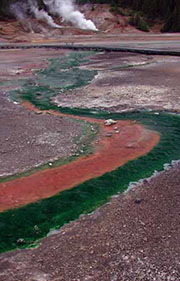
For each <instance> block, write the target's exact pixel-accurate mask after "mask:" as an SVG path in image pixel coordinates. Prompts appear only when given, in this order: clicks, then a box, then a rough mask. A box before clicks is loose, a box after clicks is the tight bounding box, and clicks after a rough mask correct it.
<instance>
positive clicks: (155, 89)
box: [54, 53, 180, 112]
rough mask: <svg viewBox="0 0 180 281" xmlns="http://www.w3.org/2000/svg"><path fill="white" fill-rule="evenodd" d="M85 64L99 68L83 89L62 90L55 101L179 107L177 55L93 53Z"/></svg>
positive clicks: (103, 106) (124, 107) (62, 103)
mask: <svg viewBox="0 0 180 281" xmlns="http://www.w3.org/2000/svg"><path fill="white" fill-rule="evenodd" d="M84 67H88V68H89V69H97V70H99V72H98V75H97V76H96V78H95V79H94V80H93V81H92V82H91V83H90V84H89V85H88V86H86V87H84V88H82V89H77V90H74V91H73V92H70V93H65V94H62V93H61V94H60V95H59V96H57V97H56V98H55V99H54V101H55V103H56V104H58V105H59V106H62V107H66V106H68V105H70V106H71V107H80V108H99V109H105V110H113V111H116V112H121V111H123V110H132V109H135V110H136V109H142V108H145V109H148V110H149V109H154V110H168V111H175V112H176V111H178V112H179V110H180V96H179V91H180V80H179V75H180V60H179V58H178V57H159V56H154V57H152V56H149V57H148V56H144V55H136V54H128V53H126V54H123V53H110V54H101V55H97V56H95V57H94V58H93V59H92V61H91V62H90V63H89V64H87V65H86V66H84Z"/></svg>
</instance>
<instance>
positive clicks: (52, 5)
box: [43, 0, 97, 31]
mask: <svg viewBox="0 0 180 281" xmlns="http://www.w3.org/2000/svg"><path fill="white" fill-rule="evenodd" d="M43 2H44V4H45V5H46V6H47V7H48V8H49V10H50V12H51V13H53V14H55V15H58V16H60V17H62V18H63V20H64V21H67V22H71V23H72V24H73V25H75V26H77V27H79V28H81V29H88V30H94V31H97V28H96V26H95V25H94V23H93V22H92V21H91V20H86V19H85V17H84V15H83V14H82V13H81V12H79V11H78V10H75V6H74V2H73V0H43Z"/></svg>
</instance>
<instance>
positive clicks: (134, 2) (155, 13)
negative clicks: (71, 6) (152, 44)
mask: <svg viewBox="0 0 180 281" xmlns="http://www.w3.org/2000/svg"><path fill="white" fill-rule="evenodd" d="M77 2H78V4H84V3H94V4H96V3H100V4H103V3H104V4H105V3H106V4H111V5H114V6H117V7H121V8H130V9H132V10H134V11H137V12H141V13H143V14H144V15H145V16H146V17H148V18H149V19H160V20H164V22H165V24H164V26H163V28H162V31H163V32H180V0H77Z"/></svg>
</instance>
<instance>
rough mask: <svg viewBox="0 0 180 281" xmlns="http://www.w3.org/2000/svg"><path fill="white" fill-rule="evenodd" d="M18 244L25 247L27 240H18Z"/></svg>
mask: <svg viewBox="0 0 180 281" xmlns="http://www.w3.org/2000/svg"><path fill="white" fill-rule="evenodd" d="M16 243H17V244H18V245H23V244H25V240H24V239H23V238H19V239H17V241H16Z"/></svg>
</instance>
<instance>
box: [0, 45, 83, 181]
mask: <svg viewBox="0 0 180 281" xmlns="http://www.w3.org/2000/svg"><path fill="white" fill-rule="evenodd" d="M65 53H66V51H45V50H41V51H40V50H39V51H34V50H31V51H30V52H29V51H23V52H22V51H20V50H19V51H15V52H12V51H1V52H0V58H1V65H0V82H1V83H2V84H1V89H0V119H1V122H0V132H1V138H0V159H1V161H0V176H7V175H12V174H17V173H19V172H23V171H26V170H28V169H30V168H33V167H36V166H39V165H42V164H44V163H47V162H49V161H54V160H57V159H59V158H60V159H62V158H67V157H69V156H71V155H73V154H75V153H76V152H77V150H78V145H77V142H78V139H80V137H82V129H83V126H84V125H83V122H76V121H75V120H71V118H66V117H63V118H62V117H57V116H53V115H49V114H47V113H46V114H37V113H35V112H31V111H27V110H26V109H25V108H24V107H23V106H22V105H21V104H18V103H17V102H14V103H13V102H12V101H11V99H10V92H11V91H12V90H15V89H17V88H18V87H19V83H17V81H19V80H22V81H23V79H25V78H27V76H28V77H29V78H31V76H32V75H33V72H34V71H35V70H37V69H38V68H42V67H45V66H46V65H47V62H46V61H45V58H47V57H48V58H50V57H52V56H53V57H54V56H62V55H64V54H65ZM27 55H28V56H27ZM3 82H5V84H3ZM73 139H76V142H75V141H73Z"/></svg>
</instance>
